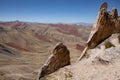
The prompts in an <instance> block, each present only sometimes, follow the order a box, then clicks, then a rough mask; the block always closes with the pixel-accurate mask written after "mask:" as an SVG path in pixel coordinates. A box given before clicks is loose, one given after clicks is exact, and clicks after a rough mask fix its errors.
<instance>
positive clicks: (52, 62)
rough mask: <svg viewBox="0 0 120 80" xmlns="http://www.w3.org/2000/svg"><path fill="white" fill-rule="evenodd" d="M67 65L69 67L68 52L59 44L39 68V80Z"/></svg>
mask: <svg viewBox="0 0 120 80" xmlns="http://www.w3.org/2000/svg"><path fill="white" fill-rule="evenodd" d="M67 65H70V52H69V50H68V49H67V47H66V46H65V45H64V44H63V43H59V44H58V45H57V46H56V47H55V48H54V50H53V51H52V53H51V55H50V56H49V58H48V60H47V61H46V63H45V64H44V65H43V67H42V68H41V71H40V73H39V79H40V78H41V77H44V76H46V75H48V74H50V73H53V72H55V71H56V70H58V69H60V68H62V67H64V66H67Z"/></svg>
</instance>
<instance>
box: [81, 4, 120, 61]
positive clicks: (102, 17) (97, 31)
mask: <svg viewBox="0 0 120 80" xmlns="http://www.w3.org/2000/svg"><path fill="white" fill-rule="evenodd" d="M107 6H108V4H107V3H106V2H104V3H103V4H102V5H101V7H100V8H99V12H98V17H97V20H96V23H95V24H94V26H93V29H92V31H91V34H90V37H89V39H88V41H87V46H86V48H85V49H84V51H83V53H82V54H81V56H80V58H79V60H80V59H82V57H83V56H84V55H85V53H86V51H87V50H88V49H93V48H95V47H96V46H97V45H99V44H100V43H101V42H103V41H104V40H106V39H107V38H108V37H110V36H111V35H112V34H114V33H120V16H118V12H117V9H112V12H110V11H107Z"/></svg>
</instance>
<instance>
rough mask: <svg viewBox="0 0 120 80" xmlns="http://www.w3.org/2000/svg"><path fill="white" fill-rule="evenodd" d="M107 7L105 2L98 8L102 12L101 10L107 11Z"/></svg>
mask: <svg viewBox="0 0 120 80" xmlns="http://www.w3.org/2000/svg"><path fill="white" fill-rule="evenodd" d="M107 7H108V4H107V2H104V3H103V4H102V5H101V6H100V8H99V11H100V10H102V9H107Z"/></svg>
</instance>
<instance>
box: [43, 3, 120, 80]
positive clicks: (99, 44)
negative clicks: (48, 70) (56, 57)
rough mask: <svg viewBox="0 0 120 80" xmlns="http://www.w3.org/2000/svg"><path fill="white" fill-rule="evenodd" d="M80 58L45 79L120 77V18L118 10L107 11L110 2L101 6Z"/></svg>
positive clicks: (99, 79)
mask: <svg viewBox="0 0 120 80" xmlns="http://www.w3.org/2000/svg"><path fill="white" fill-rule="evenodd" d="M84 56H86V58H85V57H84ZM79 60H80V61H79V62H77V63H75V64H74V65H71V66H67V67H64V68H62V69H60V70H58V71H56V72H55V73H52V74H50V75H48V76H45V77H43V78H42V79H41V80H119V79H120V73H119V72H120V63H119V62H120V17H119V16H118V13H117V9H113V10H112V12H110V11H107V3H106V2H105V3H103V4H102V5H101V7H100V9H99V12H98V18H97V20H96V23H95V25H94V27H93V29H92V31H91V35H90V37H89V39H88V42H87V47H86V48H85V50H84V51H83V53H82V55H81V57H80V58H79Z"/></svg>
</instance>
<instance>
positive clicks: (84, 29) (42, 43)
mask: <svg viewBox="0 0 120 80" xmlns="http://www.w3.org/2000/svg"><path fill="white" fill-rule="evenodd" d="M90 31H91V26H84V25H77V24H43V23H30V22H20V21H11V22H0V80H35V79H36V77H37V74H38V70H39V69H40V67H41V66H42V65H43V64H44V62H45V61H46V59H47V58H48V56H49V55H50V53H51V51H52V49H53V48H54V46H55V45H56V44H57V43H59V42H63V43H64V44H65V45H66V46H67V47H68V49H69V50H70V57H71V62H72V64H73V63H74V62H75V61H76V60H77V58H78V57H79V56H80V54H81V51H82V50H83V49H84V47H85V43H86V41H87V39H88V36H89V33H90Z"/></svg>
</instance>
